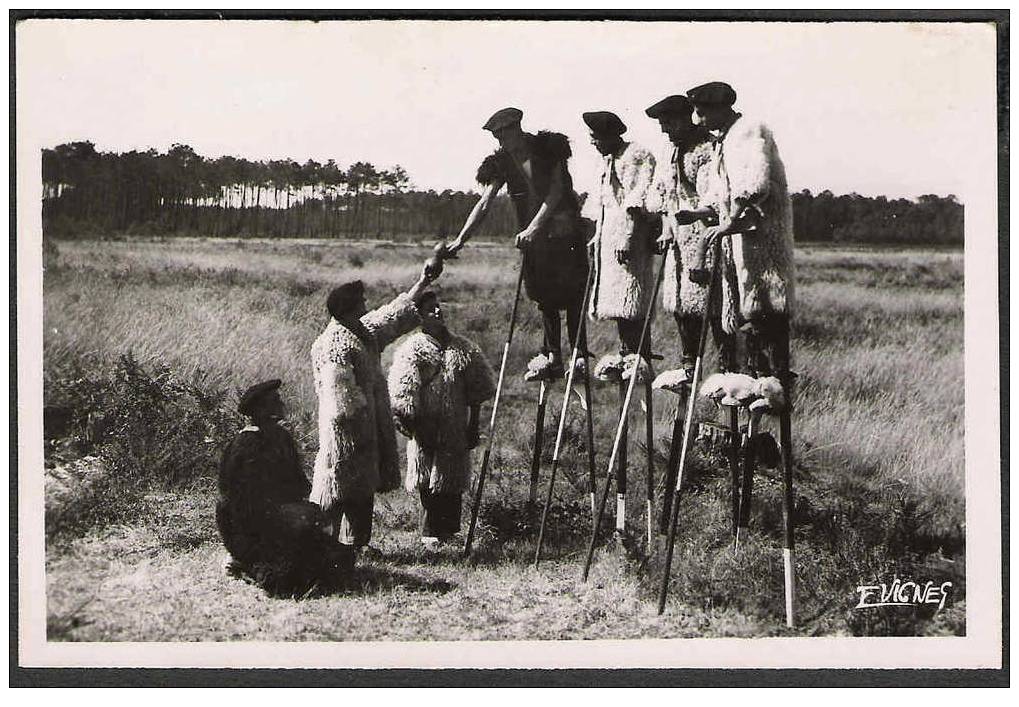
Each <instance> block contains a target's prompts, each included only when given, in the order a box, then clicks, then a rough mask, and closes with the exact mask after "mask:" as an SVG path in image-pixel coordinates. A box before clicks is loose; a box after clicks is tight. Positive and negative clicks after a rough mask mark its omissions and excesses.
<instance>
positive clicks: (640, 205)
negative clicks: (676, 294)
mask: <svg viewBox="0 0 1019 707" xmlns="http://www.w3.org/2000/svg"><path fill="white" fill-rule="evenodd" d="M654 170H655V158H654V156H652V154H651V153H650V152H648V151H647V150H645V149H644V148H643V147H641V146H640V145H636V144H634V143H632V142H629V143H628V142H624V143H623V147H622V152H620V153H619V154H618V155H606V156H605V157H604V158H603V160H602V170H601V177H600V179H599V181H598V188H597V189H596V190H595V191H594V192H593V193H592V194H591V195H590V197H588V199H587V201H586V202H585V203H584V209H583V215H584V217H586V218H589V219H591V220H592V221H594V223H595V235H594V237H595V261H594V283H593V285H592V287H593V288H594V289H593V290H592V292H591V310H590V314H591V317H593V318H594V319H628V320H630V321H640V320H641V319H642V318H643V317H644V313H645V312H647V308H648V304H649V300H650V299H651V292H652V290H653V289H654V272H653V270H654V264H653V259H654V243H653V239H652V234H651V230H652V223H651V221H650V219H648V218H647V217H646V216H643V217H642V215H638V216H637V217H636V218H635V217H634V216H633V214H631V213H630V212H629V211H628V209H633V208H636V209H640V210H641V212H639V213H640V214H644V208H645V201H646V199H647V196H648V190H649V188H650V187H651V180H652V177H653V175H654ZM616 250H627V251H629V253H630V255H629V258H628V261H627V262H626V263H623V264H620V263H619V261H618V260H616Z"/></svg>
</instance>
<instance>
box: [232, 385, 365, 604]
mask: <svg viewBox="0 0 1019 707" xmlns="http://www.w3.org/2000/svg"><path fill="white" fill-rule="evenodd" d="M279 387H280V381H279V380H269V381H265V382H263V383H259V384H257V385H254V386H252V387H251V388H249V389H248V390H247V391H246V392H245V393H244V395H242V396H241V400H240V404H239V405H238V410H239V411H240V412H241V413H242V414H243V415H245V416H247V417H248V418H249V419H250V421H251V424H249V425H248V426H247V427H245V428H244V429H243V430H241V431H240V433H239V434H238V435H237V436H236V437H235V438H234V439H233V441H231V442H230V444H228V445H227V447H226V449H225V450H224V452H223V459H222V462H221V464H220V469H219V501H218V502H217V504H216V524H217V526H218V527H219V533H220V536H221V537H222V539H223V544H224V545H225V546H226V549H227V551H228V552H229V553H230V556H231V561H230V563H229V564H228V566H227V570H228V572H229V573H230V574H232V575H234V576H247V577H250V578H251V579H253V580H254V581H255V582H256V583H257V584H258V585H259V586H261V587H262V588H264V589H265V590H266V591H267V592H269V593H270V594H273V595H294V594H304V593H305V592H307V591H308V590H310V589H311V588H313V587H314V586H315V584H316V583H317V584H318V585H319V586H320V587H322V588H327V587H330V586H332V585H333V584H335V582H337V581H338V580H339V579H340V578H341V576H342V574H343V572H344V571H345V570H349V569H351V568H352V566H353V553H352V552H351V551H350V549H349V548H344V547H343V546H342V545H340V544H338V543H336V542H335V540H333V539H332V538H331V537H330V536H329V535H328V534H327V533H326V526H327V523H326V519H325V517H324V516H323V514H322V511H321V509H320V508H319V507H318V506H317V505H316V504H314V503H311V502H309V501H307V500H306V499H307V497H308V492H309V491H310V489H311V484H309V483H308V479H307V477H305V475H304V472H302V471H301V465H300V459H299V457H298V454H297V447H296V445H295V444H294V439H293V437H292V436H291V434H290V432H288V431H287V430H286V429H284V428H283V427H282V426H281V425H280V424H279V421H280V419H282V417H283V415H284V407H283V401H282V400H281V399H280V395H279Z"/></svg>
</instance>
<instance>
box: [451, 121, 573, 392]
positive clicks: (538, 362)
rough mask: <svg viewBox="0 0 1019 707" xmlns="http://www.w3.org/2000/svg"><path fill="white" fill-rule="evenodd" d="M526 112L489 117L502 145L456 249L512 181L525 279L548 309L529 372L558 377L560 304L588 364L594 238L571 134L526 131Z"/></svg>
mask: <svg viewBox="0 0 1019 707" xmlns="http://www.w3.org/2000/svg"><path fill="white" fill-rule="evenodd" d="M522 117H523V113H522V112H521V111H520V110H519V109H517V108H504V109H502V110H500V111H498V112H496V113H495V115H493V116H492V117H491V118H489V119H488V122H486V123H485V125H484V129H485V130H488V131H489V132H491V133H492V136H493V137H494V138H495V139H496V140H497V141H498V142H499V149H498V150H496V151H495V152H494V153H492V154H491V155H489V156H488V157H487V158H485V160H484V162H482V164H481V167H480V168H479V169H478V175H477V179H478V182H479V183H480V184H481V185H482V186H484V191H483V192H482V194H481V199H480V200H479V201H478V203H477V204H476V205H475V207H474V209H473V210H472V211H471V213H470V215H469V216H468V217H467V221H466V222H465V223H464V225H463V228H461V229H460V234H459V235H458V236H457V238H456V240H454V241H453V242H452V243H450V247H449V252H450V253H452V254H456V253H457V252H458V251H459V250H460V249H461V248H463V246H464V244H465V243H466V242H467V240H468V239H469V238H470V237H471V235H472V234H473V233H474V231H476V230H477V228H478V227H479V226H480V225H481V223H482V222H483V221H484V219H485V216H486V215H487V214H488V212H489V210H490V209H491V206H492V204H493V203H495V196H496V194H498V193H499V191H500V190H501V189H502V187H503V186H504V185H505V186H506V189H507V191H508V192H509V196H510V199H511V200H512V201H513V207H514V210H515V211H516V216H517V224H518V227H519V229H520V232H519V233H517V235H516V246H517V248H520V249H521V250H523V251H524V262H523V268H524V272H523V274H524V287H525V289H526V291H527V295H528V297H530V299H531V300H533V301H534V303H535V304H537V305H538V309H539V310H540V311H541V317H542V326H543V329H544V338H545V342H544V346H543V348H542V351H541V353H539V354H538V355H537V356H535V357H534V359H532V360H531V362H530V364H528V372H527V374H526V375H525V378H526V379H527V380H552V379H555V378H560V377H562V376H563V373H564V371H563V358H562V353H561V341H560V340H561V338H562V324H561V321H562V320H561V319H560V314H559V312H560V311H561V310H566V326H567V332H568V335H569V339H570V340H569V342H568V344H569V347H570V348H572V346H573V342H574V341H576V340H577V337H578V336H579V337H580V353H581V358H578V360H577V364H578V368H579V369H580V370H581V371H585V370H586V357H584V353H585V352H586V350H587V347H586V344H585V341H584V331H583V330H584V322H583V313H582V312H581V311H580V310H581V308H582V307H583V302H584V285H585V284H586V283H587V248H586V241H587V238H586V232H585V227H584V224H583V222H582V220H581V218H580V207H579V204H578V200H577V195H576V193H575V192H574V191H573V179H572V177H571V176H570V172H569V169H568V167H567V164H566V163H567V160H568V159H569V158H570V155H571V154H572V153H571V150H570V142H569V139H568V138H567V137H566V136H565V135H562V134H560V133H553V132H546V131H540V132H538V133H537V134H531V133H528V132H524V130H522V129H521V127H520V121H521V118H522Z"/></svg>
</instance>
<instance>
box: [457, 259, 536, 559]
mask: <svg viewBox="0 0 1019 707" xmlns="http://www.w3.org/2000/svg"><path fill="white" fill-rule="evenodd" d="M526 257H527V256H526V254H525V255H524V257H523V258H521V260H520V274H519V275H517V291H516V294H515V295H514V296H513V313H512V314H511V315H510V324H509V333H508V334H507V335H506V343H505V344H503V347H502V363H501V364H499V382H498V383H497V384H496V386H495V400H494V401H493V402H492V417H491V419H490V420H489V421H488V441H487V442H486V443H485V454H484V456H482V458H481V472H480V473H479V474H478V488H477V489H476V490H475V492H474V507H473V508H472V509H471V524H470V526H468V529H467V539H466V540H464V549H463V557H464V559H467V558H468V557H470V556H471V543H472V542H473V541H474V530H475V528H476V527H477V525H478V511H480V510H481V494H482V492H483V491H484V488H485V476H486V475H487V474H488V460H489V458H490V457H491V456H492V443H493V442H494V441H495V420H496V416H497V415H498V414H499V399H500V398H501V397H502V384H503V380H504V379H505V377H506V359H507V358H508V357H509V350H510V344H511V343H513V330H514V329H515V328H516V325H517V308H518V306H519V305H520V285H521V283H522V282H523V281H524V263H525V259H526Z"/></svg>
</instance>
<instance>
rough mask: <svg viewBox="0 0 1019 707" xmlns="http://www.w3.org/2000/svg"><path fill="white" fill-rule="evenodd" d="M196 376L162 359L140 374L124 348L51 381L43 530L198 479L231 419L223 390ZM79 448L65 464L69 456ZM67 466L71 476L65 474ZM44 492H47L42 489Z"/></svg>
mask: <svg viewBox="0 0 1019 707" xmlns="http://www.w3.org/2000/svg"><path fill="white" fill-rule="evenodd" d="M203 378H204V377H203V376H202V374H201V373H199V374H197V375H196V376H195V377H194V378H193V379H192V380H183V379H181V378H180V377H179V376H177V375H175V374H174V373H173V371H171V370H170V369H169V368H168V367H166V366H156V367H155V369H154V370H153V371H152V372H149V371H146V370H145V369H143V367H142V366H141V365H140V364H139V363H138V362H137V361H136V360H135V359H134V357H133V356H131V355H130V354H127V355H125V356H122V357H121V358H120V359H119V360H118V362H117V363H116V365H115V366H114V367H113V370H112V371H110V372H109V373H107V374H105V375H100V376H96V377H89V376H77V377H66V378H61V379H57V380H54V381H52V382H51V383H50V385H49V388H50V390H48V391H47V401H48V409H49V410H51V411H53V412H52V413H51V414H52V415H54V416H57V415H58V412H59V415H60V416H62V417H63V418H64V419H62V420H61V422H62V423H63V424H61V425H57V424H50V425H48V427H49V433H50V434H53V435H58V437H57V438H55V439H50V440H48V444H47V451H48V453H49V456H50V459H49V460H48V462H49V463H48V464H47V466H54V467H56V468H55V469H54V470H53V471H51V472H50V478H51V480H53V479H56V478H57V477H60V478H59V481H58V482H57V483H52V484H48V485H47V491H48V494H49V491H50V489H51V488H52V489H58V488H59V489H60V490H61V493H60V496H61V497H62V498H61V499H60V501H59V502H56V499H53V498H51V499H48V501H50V502H49V503H48V504H47V514H46V530H47V534H48V535H50V534H53V533H65V532H82V531H85V530H88V529H94V528H96V527H102V526H104V525H108V524H110V523H114V522H126V521H129V520H131V519H132V518H134V517H136V516H137V514H138V512H139V510H140V508H141V505H142V504H141V501H142V498H143V497H144V495H145V494H146V493H147V492H148V491H152V490H169V489H186V488H189V487H193V486H196V485H208V484H209V483H210V482H211V481H212V480H213V479H214V478H215V477H216V469H217V465H218V462H219V455H220V451H221V450H222V448H223V446H224V445H225V444H226V442H227V441H228V440H229V438H230V436H231V435H232V434H233V433H234V432H235V431H236V430H237V428H238V427H239V424H240V419H239V417H238V415H237V414H236V413H234V412H233V411H232V409H231V408H230V406H228V405H227V404H226V394H225V392H224V391H221V390H217V389H215V388H212V387H210V386H209V385H207V384H206V382H205V381H204V379H203ZM83 455H88V456H87V457H85V458H84V459H80V460H78V461H77V462H76V463H74V464H69V463H67V462H68V461H69V459H74V458H75V457H82V456H83ZM69 468H77V469H78V470H79V473H68V471H67V470H68V469H69ZM49 495H52V494H49Z"/></svg>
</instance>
